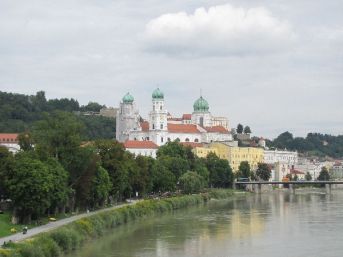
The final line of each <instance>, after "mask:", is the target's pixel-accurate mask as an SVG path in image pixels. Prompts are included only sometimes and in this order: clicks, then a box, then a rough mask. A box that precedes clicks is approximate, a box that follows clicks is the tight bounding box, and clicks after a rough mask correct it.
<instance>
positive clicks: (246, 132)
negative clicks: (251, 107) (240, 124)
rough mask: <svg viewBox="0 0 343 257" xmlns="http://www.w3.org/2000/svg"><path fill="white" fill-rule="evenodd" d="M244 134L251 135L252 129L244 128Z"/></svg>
mask: <svg viewBox="0 0 343 257" xmlns="http://www.w3.org/2000/svg"><path fill="white" fill-rule="evenodd" d="M244 134H251V129H250V127H249V126H245V127H244Z"/></svg>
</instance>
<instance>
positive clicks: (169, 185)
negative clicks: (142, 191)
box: [152, 160, 176, 192]
mask: <svg viewBox="0 0 343 257" xmlns="http://www.w3.org/2000/svg"><path fill="white" fill-rule="evenodd" d="M152 180H153V191H154V192H166V191H173V190H175V186H176V178H175V176H174V174H173V173H172V172H171V171H169V170H168V169H167V168H166V167H165V166H164V165H163V164H162V162H161V161H160V160H156V161H155V163H154V165H153V167H152Z"/></svg>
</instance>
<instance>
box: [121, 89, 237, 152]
mask: <svg viewBox="0 0 343 257" xmlns="http://www.w3.org/2000/svg"><path fill="white" fill-rule="evenodd" d="M193 108H194V111H193V113H192V114H184V115H183V116H182V117H181V118H174V117H172V116H171V115H170V113H168V111H167V110H166V108H165V102H164V94H163V93H162V91H161V90H160V89H159V88H157V89H156V90H155V91H154V92H153V93H152V110H151V111H150V113H149V120H148V121H147V120H142V119H141V117H140V115H139V112H138V110H137V109H136V107H135V104H134V98H133V97H132V96H131V95H130V94H129V93H127V94H126V95H125V96H124V97H123V99H122V102H121V103H120V108H119V112H118V114H117V130H116V139H117V140H118V141H119V142H125V141H127V140H130V141H152V142H153V143H155V144H156V145H158V146H161V145H164V144H165V143H166V142H168V141H174V140H178V141H180V142H181V143H182V142H194V143H210V142H213V141H222V142H225V141H232V135H231V133H230V132H229V130H228V124H229V122H228V120H227V119H225V118H222V117H221V118H216V117H213V116H212V114H211V113H210V112H209V106H208V103H207V101H206V100H205V99H204V98H203V97H202V96H201V97H200V98H199V99H198V100H196V101H195V103H194V105H193ZM213 123H215V124H216V125H215V126H214V125H213ZM218 124H219V125H218Z"/></svg>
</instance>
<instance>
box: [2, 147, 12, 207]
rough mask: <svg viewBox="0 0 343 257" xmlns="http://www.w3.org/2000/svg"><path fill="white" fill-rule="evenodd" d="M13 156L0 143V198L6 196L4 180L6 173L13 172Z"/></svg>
mask: <svg viewBox="0 0 343 257" xmlns="http://www.w3.org/2000/svg"><path fill="white" fill-rule="evenodd" d="M13 168H14V157H13V155H12V153H11V152H10V151H8V149H7V148H6V147H4V146H1V145H0V200H1V199H3V198H7V197H8V193H7V186H6V180H7V177H8V174H10V173H11V172H13Z"/></svg>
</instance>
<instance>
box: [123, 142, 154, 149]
mask: <svg viewBox="0 0 343 257" xmlns="http://www.w3.org/2000/svg"><path fill="white" fill-rule="evenodd" d="M124 147H125V148H126V149H127V148H135V149H157V148H158V146H157V145H156V144H155V143H154V142H152V141H136V140H127V141H126V142H125V143H124Z"/></svg>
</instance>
